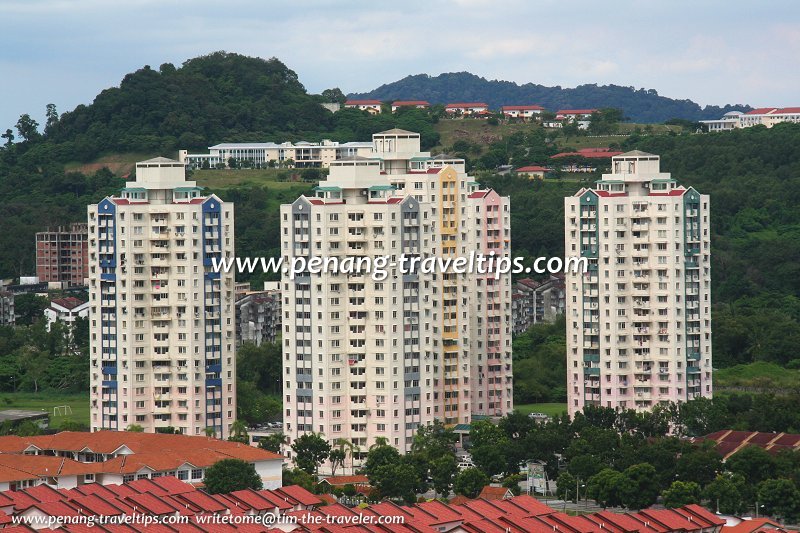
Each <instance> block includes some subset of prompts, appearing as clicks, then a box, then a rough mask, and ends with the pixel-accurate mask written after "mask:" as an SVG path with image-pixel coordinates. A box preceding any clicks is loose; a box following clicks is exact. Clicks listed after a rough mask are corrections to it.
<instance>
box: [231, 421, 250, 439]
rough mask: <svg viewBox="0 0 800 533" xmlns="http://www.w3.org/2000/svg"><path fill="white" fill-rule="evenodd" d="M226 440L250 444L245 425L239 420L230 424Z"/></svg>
mask: <svg viewBox="0 0 800 533" xmlns="http://www.w3.org/2000/svg"><path fill="white" fill-rule="evenodd" d="M228 440H231V441H235V442H241V443H242V444H250V435H248V434H247V424H245V423H244V422H243V421H241V420H234V421H233V423H232V424H231V435H230V436H229V437H228Z"/></svg>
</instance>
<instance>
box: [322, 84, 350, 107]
mask: <svg viewBox="0 0 800 533" xmlns="http://www.w3.org/2000/svg"><path fill="white" fill-rule="evenodd" d="M322 98H323V100H324V101H325V102H330V103H337V104H342V105H344V103H345V102H346V101H347V96H345V95H344V93H343V92H342V90H341V89H339V88H338V87H334V88H333V89H325V90H324V91H322Z"/></svg>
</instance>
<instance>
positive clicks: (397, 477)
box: [370, 462, 419, 504]
mask: <svg viewBox="0 0 800 533" xmlns="http://www.w3.org/2000/svg"><path fill="white" fill-rule="evenodd" d="M374 479H375V487H376V488H377V489H378V490H379V491H380V494H381V497H383V498H402V499H403V500H404V501H405V502H406V503H407V504H410V503H414V502H415V501H416V499H417V495H416V491H415V489H416V487H417V485H418V484H419V480H418V478H417V471H416V469H415V468H414V467H413V466H412V465H410V464H405V463H402V462H401V463H400V464H391V465H384V466H381V467H379V468H378V469H377V471H376V472H375V473H374ZM370 482H371V483H372V478H370Z"/></svg>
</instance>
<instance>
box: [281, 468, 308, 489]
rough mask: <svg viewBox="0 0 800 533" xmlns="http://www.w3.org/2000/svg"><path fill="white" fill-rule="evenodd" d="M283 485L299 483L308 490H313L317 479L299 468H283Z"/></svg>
mask: <svg viewBox="0 0 800 533" xmlns="http://www.w3.org/2000/svg"><path fill="white" fill-rule="evenodd" d="M282 482H283V486H284V487H288V486H290V485H298V486H300V487H303V488H304V489H306V490H307V491H310V492H313V491H314V486H315V485H316V480H315V478H314V476H312V475H311V474H309V473H308V472H306V471H304V470H301V469H299V468H292V469H291V470H290V469H288V468H284V469H283V481H282Z"/></svg>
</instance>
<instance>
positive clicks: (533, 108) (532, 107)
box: [501, 105, 544, 111]
mask: <svg viewBox="0 0 800 533" xmlns="http://www.w3.org/2000/svg"><path fill="white" fill-rule="evenodd" d="M501 109H502V110H503V111H544V108H543V107H542V106H539V105H504V106H503V107H501Z"/></svg>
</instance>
